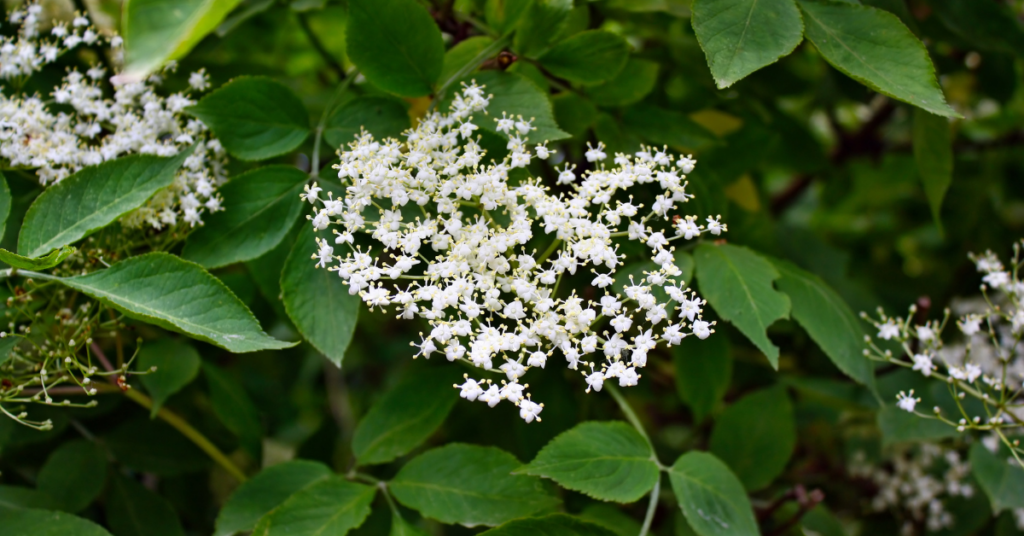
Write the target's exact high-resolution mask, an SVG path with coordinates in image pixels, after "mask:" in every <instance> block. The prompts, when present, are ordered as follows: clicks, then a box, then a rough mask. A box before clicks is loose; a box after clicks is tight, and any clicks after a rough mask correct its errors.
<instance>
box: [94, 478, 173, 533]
mask: <svg viewBox="0 0 1024 536" xmlns="http://www.w3.org/2000/svg"><path fill="white" fill-rule="evenodd" d="M107 524H108V525H110V530H111V532H113V533H114V536H185V530H184V529H182V528H181V521H179V520H178V514H176V513H175V512H174V508H172V507H171V505H170V504H169V503H168V502H167V501H166V500H164V498H163V497H161V496H159V495H157V494H156V493H153V492H152V491H149V490H148V489H146V487H145V486H143V485H142V484H139V483H138V482H136V481H135V480H131V479H129V478H126V477H125V476H123V475H120V474H116V475H114V478H112V479H111V485H110V493H109V494H108V495H107Z"/></svg>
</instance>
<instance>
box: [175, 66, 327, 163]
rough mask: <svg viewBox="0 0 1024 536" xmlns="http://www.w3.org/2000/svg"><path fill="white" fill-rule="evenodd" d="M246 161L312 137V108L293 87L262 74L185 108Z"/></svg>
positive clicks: (283, 150)
mask: <svg viewBox="0 0 1024 536" xmlns="http://www.w3.org/2000/svg"><path fill="white" fill-rule="evenodd" d="M185 111H186V112H188V113H190V114H192V115H194V116H196V117H198V118H199V119H200V120H201V121H202V122H203V123H204V124H205V125H206V126H207V127H209V128H210V130H211V131H213V134H214V135H215V136H217V139H218V140H220V143H221V144H222V145H223V146H224V148H225V149H226V150H227V151H228V152H229V153H231V154H232V155H233V156H235V157H238V158H240V159H242V160H265V159H267V158H272V157H275V156H279V155H282V154H285V153H287V152H290V151H292V150H294V149H295V148H296V147H298V146H299V145H301V144H302V142H303V141H305V140H306V137H307V136H309V113H308V112H307V111H306V107H305V106H303V104H302V101H301V100H299V98H298V97H297V96H295V93H293V92H292V90H290V89H288V87H287V86H284V85H281V84H279V83H277V82H274V81H273V80H271V79H269V78H265V77H261V76H243V77H239V78H235V79H234V80H232V81H230V82H228V83H227V84H224V85H223V86H221V87H220V88H218V89H217V90H215V91H213V92H211V93H210V94H208V95H206V96H205V97H203V98H202V99H200V101H199V102H198V103H197V104H196V105H194V106H190V107H188V108H186V109H185Z"/></svg>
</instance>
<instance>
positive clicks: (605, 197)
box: [303, 84, 726, 422]
mask: <svg viewBox="0 0 1024 536" xmlns="http://www.w3.org/2000/svg"><path fill="white" fill-rule="evenodd" d="M489 100H490V97H489V96H486V95H485V94H484V91H483V88H482V87H478V86H476V85H475V84H473V85H468V86H464V88H463V90H462V92H461V93H459V94H458V95H457V96H456V97H455V99H454V102H453V103H452V105H451V108H450V113H447V114H442V113H437V112H432V113H430V114H428V115H427V116H426V117H425V118H423V120H422V121H420V123H419V125H418V126H417V127H416V128H414V129H412V130H410V131H407V132H406V133H405V138H406V139H405V142H401V141H399V140H395V139H386V140H381V141H377V140H375V139H374V138H373V136H371V135H370V134H367V133H365V132H364V133H362V134H360V135H358V136H357V138H356V140H355V141H354V142H352V143H350V144H349V148H348V149H347V150H345V149H344V148H343V150H342V151H340V152H339V156H340V158H341V161H340V163H339V164H338V165H337V166H336V167H337V169H338V177H339V179H340V180H341V184H342V186H344V188H345V195H344V197H342V198H334V196H333V194H328V196H327V199H323V198H322V197H321V195H320V192H321V189H320V188H319V187H318V186H316V185H315V184H314V185H313V187H312V188H307V192H306V193H305V194H303V199H305V200H306V201H309V202H310V203H312V204H314V206H315V207H316V208H315V215H314V216H311V217H310V219H311V220H312V224H313V226H314V227H315V228H316V229H317V230H322V229H326V228H328V227H330V226H335V229H334V235H335V239H334V243H333V245H332V244H331V243H330V242H329V241H328V240H321V239H318V240H317V242H318V244H319V247H320V250H319V252H318V253H317V254H316V255H314V256H313V258H314V259H316V261H317V266H319V267H321V268H327V269H329V270H332V271H336V272H337V273H338V275H339V276H340V277H342V278H343V279H344V280H345V282H346V283H347V284H348V286H349V292H350V293H352V294H358V295H359V296H360V297H361V298H362V300H363V301H364V302H365V303H366V304H367V305H369V306H370V307H371V308H374V307H379V308H381V309H386V308H388V307H394V308H395V310H396V311H397V313H398V315H399V316H400V317H401V318H406V319H412V318H416V317H419V318H423V319H426V320H428V321H429V323H430V325H431V328H432V329H431V331H430V333H428V334H426V335H424V336H423V338H422V342H420V343H419V344H418V345H415V346H417V347H418V348H419V351H418V353H417V354H416V356H417V357H418V356H423V357H425V358H429V357H431V356H432V355H434V354H441V355H443V356H444V357H445V358H446V359H448V360H449V361H462V362H465V363H467V364H469V365H471V366H473V367H477V368H478V369H480V372H481V373H483V372H484V371H487V372H490V373H494V374H499V375H501V376H503V378H502V379H501V380H500V385H499V384H497V383H496V382H495V381H493V380H490V379H474V378H470V377H469V376H468V375H467V376H466V377H465V382H464V383H463V384H461V385H456V387H457V388H459V389H460V395H461V396H462V397H463V398H466V399H468V400H473V401H481V402H485V403H487V404H488V405H490V406H492V407H493V406H495V405H497V404H498V403H499V402H500V401H501V400H507V401H509V402H511V403H512V404H515V405H516V406H517V407H518V408H519V411H520V416H521V417H522V418H523V419H524V420H526V421H527V422H531V421H533V420H534V419H538V420H539V414H540V413H541V411H542V410H543V404H539V403H537V402H535V401H533V400H532V399H531V398H530V395H529V394H525V390H526V388H527V387H528V385H526V384H523V383H520V382H521V380H522V379H523V376H524V375H525V374H526V372H527V371H528V370H529V369H533V368H545V367H546V366H547V365H548V364H551V363H550V362H549V360H550V359H551V358H553V357H554V356H555V355H556V354H558V355H560V356H561V358H562V359H564V360H565V364H566V365H567V366H568V368H570V369H572V370H580V369H581V368H582V369H583V370H582V371H581V372H582V373H583V374H584V376H585V378H586V380H585V381H586V383H587V384H588V388H587V392H590V391H591V390H595V391H600V390H601V388H602V386H603V385H604V382H605V381H610V380H617V381H618V383H619V385H621V386H631V385H636V384H637V380H638V379H639V378H640V374H639V370H640V369H642V368H643V367H644V366H646V364H647V356H648V353H649V352H650V351H651V350H652V349H653V348H654V347H655V346H656V345H657V344H658V343H659V342H664V343H665V344H667V345H674V344H679V342H680V341H681V340H682V339H683V338H684V337H687V336H689V335H695V336H697V337H699V338H701V339H703V338H706V337H708V336H709V335H710V334H711V333H713V332H714V330H713V326H714V323H713V322H708V321H705V320H703V319H702V317H701V313H702V307H703V305H704V301H703V300H701V299H700V298H699V297H698V296H697V295H696V294H695V293H694V292H692V291H691V290H689V289H688V288H687V287H686V286H685V283H684V282H683V281H680V280H679V279H678V278H679V276H680V275H681V273H682V272H681V270H680V269H679V268H678V267H677V266H676V263H675V253H676V250H675V248H674V247H673V242H676V241H689V240H693V239H695V238H697V237H699V236H700V235H702V234H703V233H711V234H713V235H719V234H721V233H722V232H723V231H725V230H726V227H725V225H724V224H722V223H721V222H720V221H719V218H708V219H707V222H706V225H699V224H698V222H697V218H696V217H694V216H686V217H679V216H677V215H675V213H676V207H677V204H679V203H682V202H685V201H687V200H688V199H689V198H691V197H692V196H691V195H690V194H688V193H687V192H686V186H687V182H686V174H687V173H689V172H691V171H692V170H693V167H694V164H695V161H694V160H692V159H691V158H689V157H680V158H674V157H673V156H672V155H670V154H668V153H667V152H666V151H664V150H656V149H653V148H644V149H643V150H642V151H640V152H638V153H637V154H636V155H634V156H626V155H623V154H617V155H615V157H614V166H611V167H609V166H607V165H606V164H605V160H606V159H607V155H606V154H605V152H604V145H603V144H600V143H599V144H598V145H597V146H596V147H592V146H588V147H589V150H588V151H587V153H586V159H587V162H588V164H587V167H589V168H591V169H588V170H586V171H585V172H583V173H581V174H579V175H577V173H576V172H575V169H576V167H575V166H573V165H569V164H566V165H564V166H563V167H562V169H560V170H558V169H556V170H555V171H556V173H557V174H558V176H557V183H558V184H559V185H563V186H562V187H561V188H560V191H564V192H568V193H555V192H553V191H552V188H550V187H549V186H547V185H546V184H545V182H544V180H543V179H542V178H539V177H528V176H527V177H526V178H523V179H521V180H512V179H510V173H512V172H513V171H514V170H517V168H525V167H526V166H527V165H528V164H529V163H530V162H531V161H532V160H533V159H534V158H537V159H541V160H543V159H546V158H548V157H549V156H550V155H551V153H552V151H551V150H550V149H548V148H547V146H546V143H545V144H540V145H532V146H531V145H529V144H528V139H527V137H526V135H527V134H529V133H530V132H531V131H532V130H534V127H533V126H532V124H531V122H532V120H530V121H528V120H525V119H523V118H522V117H508V116H507V115H506V114H502V117H501V118H500V119H490V120H491V121H497V130H498V131H500V132H502V133H505V134H506V135H507V136H508V138H509V141H508V145H507V148H508V149H509V151H510V154H509V155H508V156H506V157H505V158H504V159H502V160H501V161H495V160H490V161H485V159H484V157H485V151H484V150H483V149H482V148H481V147H480V145H479V144H478V139H476V138H474V137H473V132H474V131H475V130H477V128H478V125H477V123H476V122H474V121H475V120H478V119H477V118H480V119H479V120H487V119H484V118H483V117H482V116H483V114H484V112H485V110H486V108H487V105H488V102H489ZM474 114H476V115H474ZM485 162H486V163H485ZM524 175H526V174H524ZM647 184H654V185H657V186H658V187H659V188H660V191H659V192H658V195H657V197H656V198H655V200H654V202H653V204H652V206H651V207H650V208H647V207H644V206H643V205H642V204H637V203H634V202H633V198H632V197H627V196H626V195H624V193H625V192H626V191H627V190H628V189H630V188H632V187H635V186H641V185H647ZM364 235H368V236H364ZM617 238H618V239H622V240H630V241H636V242H639V243H641V244H643V245H644V249H645V250H646V251H647V252H648V253H649V256H650V259H651V260H653V262H652V263H650V269H648V270H646V271H644V272H643V275H642V277H639V279H638V280H634V279H632V278H630V279H629V280H627V281H624V282H620V283H619V285H617V286H616V288H622V293H615V292H612V285H613V282H615V276H616V270H617V268H618V267H619V266H621V265H622V264H623V260H624V258H625V256H624V255H622V254H620V253H619V252H618V245H617V244H616V243H615V242H614V239H617ZM364 242H367V243H369V244H370V245H365V246H364V245H363V243H364ZM535 247H536V248H540V249H543V252H538V251H537V249H535ZM335 248H338V249H340V252H339V253H336V252H335ZM585 269H589V270H590V271H591V272H593V274H594V276H593V278H592V280H591V281H590V283H591V285H592V286H593V287H595V289H587V292H582V293H581V292H577V289H573V290H569V291H566V292H561V293H560V292H559V290H560V289H559V284H560V282H561V280H562V279H563V277H565V276H567V275H568V276H572V275H574V274H577V273H578V272H580V271H582V270H585ZM588 279H589V278H588ZM386 281H391V282H390V283H388V284H385V282H386ZM562 290H565V289H562Z"/></svg>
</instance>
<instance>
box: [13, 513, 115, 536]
mask: <svg viewBox="0 0 1024 536" xmlns="http://www.w3.org/2000/svg"><path fill="white" fill-rule="evenodd" d="M0 527H3V528H4V536H69V535H72V534H73V535H74V536H110V533H109V532H107V531H106V530H105V529H104V528H103V527H101V526H99V525H97V524H95V523H93V522H92V521H89V520H86V519H82V518H80V517H75V516H73V515H71V514H64V513H61V512H50V511H47V510H33V509H24V510H6V509H2V508H0Z"/></svg>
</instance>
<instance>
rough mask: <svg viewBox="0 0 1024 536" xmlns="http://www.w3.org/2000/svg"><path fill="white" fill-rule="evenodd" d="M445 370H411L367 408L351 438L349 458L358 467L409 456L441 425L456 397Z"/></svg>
mask: <svg viewBox="0 0 1024 536" xmlns="http://www.w3.org/2000/svg"><path fill="white" fill-rule="evenodd" d="M458 379H459V376H458V374H454V373H453V371H451V370H448V369H447V367H429V368H426V369H423V368H421V367H414V368H411V369H410V370H409V371H408V372H407V373H406V374H405V375H404V377H403V378H402V379H401V380H399V382H398V383H397V384H395V386H394V387H393V388H391V390H389V391H388V392H387V393H385V394H384V396H382V397H381V399H380V400H378V401H377V402H375V403H374V404H373V406H371V407H370V411H368V412H367V413H366V416H365V417H363V418H362V420H360V421H359V426H357V427H356V431H355V434H354V435H353V436H352V454H354V455H355V457H356V461H357V462H358V463H359V464H360V465H372V464H378V463H387V462H390V461H392V460H394V459H395V458H397V457H399V456H402V455H405V454H408V453H409V452H410V451H412V449H414V448H416V447H418V446H419V445H420V444H421V443H423V442H424V441H426V439H427V438H428V437H430V435H431V434H433V433H434V431H435V430H437V428H438V427H439V426H441V423H443V422H444V420H445V418H446V417H447V416H448V413H449V412H451V410H452V406H454V405H455V401H456V400H457V397H455V396H452V395H453V394H454V393H453V392H452V387H451V386H452V382H454V381H456V380H458Z"/></svg>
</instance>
